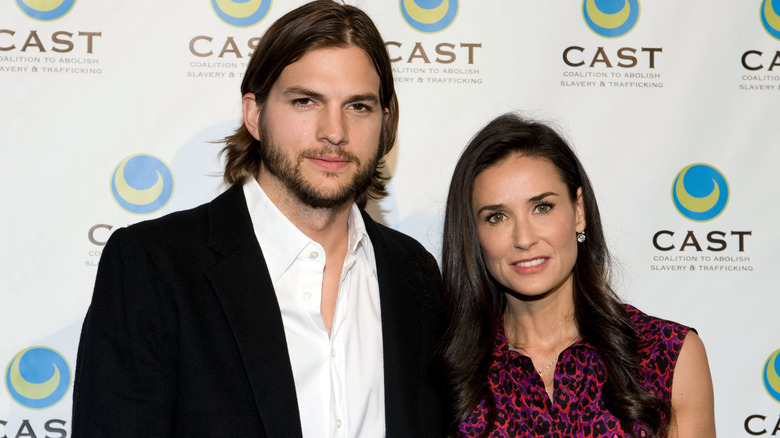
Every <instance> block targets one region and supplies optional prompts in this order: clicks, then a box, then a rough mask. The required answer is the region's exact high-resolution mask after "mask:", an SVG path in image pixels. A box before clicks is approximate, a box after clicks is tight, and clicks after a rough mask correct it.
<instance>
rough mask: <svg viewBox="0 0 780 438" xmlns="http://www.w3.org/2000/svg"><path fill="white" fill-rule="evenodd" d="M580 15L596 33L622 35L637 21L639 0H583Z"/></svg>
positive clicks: (613, 35)
mask: <svg viewBox="0 0 780 438" xmlns="http://www.w3.org/2000/svg"><path fill="white" fill-rule="evenodd" d="M582 16H583V17H584V18H585V23H586V24H587V25H588V27H589V28H590V30H592V31H593V32H595V33H596V34H597V35H600V36H603V37H604V38H618V37H622V36H623V35H625V34H627V33H629V32H630V31H631V29H633V28H634V26H636V24H637V23H638V22H639V0H583V2H582Z"/></svg>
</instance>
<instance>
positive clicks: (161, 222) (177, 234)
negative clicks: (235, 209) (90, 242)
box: [114, 189, 240, 243]
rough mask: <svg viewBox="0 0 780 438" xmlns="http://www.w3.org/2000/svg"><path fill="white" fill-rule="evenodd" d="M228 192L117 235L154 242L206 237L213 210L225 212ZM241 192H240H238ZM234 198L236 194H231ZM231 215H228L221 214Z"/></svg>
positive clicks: (119, 232)
mask: <svg viewBox="0 0 780 438" xmlns="http://www.w3.org/2000/svg"><path fill="white" fill-rule="evenodd" d="M230 192H235V191H234V190H232V189H231V190H228V191H227V192H224V193H222V194H221V195H219V196H217V197H216V198H214V199H213V200H211V201H210V202H207V203H205V204H201V205H199V206H197V207H194V208H190V209H187V210H180V211H175V212H172V213H168V214H166V215H164V216H161V217H159V218H155V219H149V220H144V221H141V222H137V223H135V224H132V225H129V226H127V227H126V228H124V229H122V230H117V232H116V233H114V234H118V235H124V236H126V237H125V238H135V239H140V240H147V239H151V240H154V241H155V242H160V243H162V242H188V241H192V240H195V239H198V238H199V237H200V236H205V235H207V234H208V232H209V230H210V227H211V221H212V220H213V218H212V216H213V213H212V212H213V211H217V210H221V209H224V205H225V203H226V198H227V199H228V200H229V199H230V198H231V196H230ZM239 193H240V191H239ZM233 195H235V193H233ZM223 213H224V214H226V215H228V216H230V215H231V213H230V212H224V211H223Z"/></svg>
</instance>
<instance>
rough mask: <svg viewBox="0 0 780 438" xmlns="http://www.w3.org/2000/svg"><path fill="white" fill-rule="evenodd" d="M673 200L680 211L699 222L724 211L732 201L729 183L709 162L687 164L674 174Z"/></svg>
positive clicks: (711, 218) (713, 217)
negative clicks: (730, 200) (730, 199)
mask: <svg viewBox="0 0 780 438" xmlns="http://www.w3.org/2000/svg"><path fill="white" fill-rule="evenodd" d="M672 200H673V201H674V206H675V208H677V211H679V212H680V214H681V215H683V216H685V217H686V218H688V219H690V220H692V221H696V222H707V221H711V220H713V219H715V218H716V217H718V216H720V214H721V213H723V210H725V209H726V205H728V203H729V184H728V182H727V181H726V178H725V177H724V176H723V174H722V173H721V172H720V171H719V170H718V169H716V168H715V167H713V166H710V165H709V164H703V163H697V164H691V165H689V166H686V167H685V168H684V169H683V170H681V171H680V173H678V174H677V176H676V177H675V178H674V184H672Z"/></svg>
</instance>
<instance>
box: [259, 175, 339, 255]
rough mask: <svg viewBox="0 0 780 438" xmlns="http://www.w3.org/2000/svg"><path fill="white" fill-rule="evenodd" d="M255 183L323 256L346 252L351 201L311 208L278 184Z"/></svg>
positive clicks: (274, 182) (266, 181)
mask: <svg viewBox="0 0 780 438" xmlns="http://www.w3.org/2000/svg"><path fill="white" fill-rule="evenodd" d="M258 184H260V187H262V188H263V191H264V192H265V193H266V195H267V196H268V198H269V199H270V200H271V202H273V203H274V205H276V207H277V208H278V209H279V211H281V212H282V214H284V216H285V217H286V218H287V219H289V220H290V222H292V224H293V225H295V227H296V228H298V229H299V230H301V232H302V233H303V234H305V235H306V236H308V237H309V238H311V239H312V240H314V241H315V242H317V243H319V244H320V245H322V247H323V249H324V250H325V253H326V254H330V253H332V252H342V251H344V250H345V249H346V245H347V241H348V224H349V213H350V210H351V208H352V202H346V203H344V204H342V205H339V206H336V207H332V208H314V207H310V206H308V205H305V204H303V203H302V202H301V201H300V200H299V199H298V198H297V196H296V195H295V194H294V193H292V192H291V191H290V190H289V189H287V187H285V186H284V185H283V184H281V183H280V182H279V181H275V180H270V181H269V180H265V181H263V183H260V181H258Z"/></svg>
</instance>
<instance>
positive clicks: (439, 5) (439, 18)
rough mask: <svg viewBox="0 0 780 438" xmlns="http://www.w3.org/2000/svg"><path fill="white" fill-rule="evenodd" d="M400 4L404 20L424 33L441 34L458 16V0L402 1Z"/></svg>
mask: <svg viewBox="0 0 780 438" xmlns="http://www.w3.org/2000/svg"><path fill="white" fill-rule="evenodd" d="M400 4H401V15H402V16H403V17H404V20H406V22H407V23H409V25H410V26H412V27H413V28H414V29H416V30H418V31H420V32H423V33H436V32H441V31H443V30H444V29H446V28H448V27H450V25H451V24H452V23H453V22H454V21H455V17H457V16H458V0H400Z"/></svg>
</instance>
